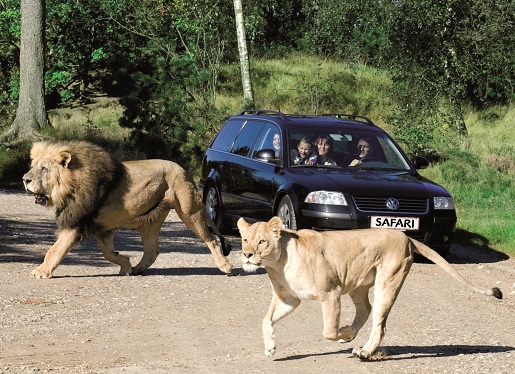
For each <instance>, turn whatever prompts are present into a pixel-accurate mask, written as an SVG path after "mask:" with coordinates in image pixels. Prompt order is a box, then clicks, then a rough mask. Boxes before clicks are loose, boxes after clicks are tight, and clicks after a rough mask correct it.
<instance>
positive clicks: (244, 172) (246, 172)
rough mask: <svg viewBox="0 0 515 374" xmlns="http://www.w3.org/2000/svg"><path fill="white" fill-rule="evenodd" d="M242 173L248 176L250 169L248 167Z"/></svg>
mask: <svg viewBox="0 0 515 374" xmlns="http://www.w3.org/2000/svg"><path fill="white" fill-rule="evenodd" d="M241 175H243V176H244V177H246V176H247V175H249V171H248V170H247V169H245V170H243V171H242V172H241Z"/></svg>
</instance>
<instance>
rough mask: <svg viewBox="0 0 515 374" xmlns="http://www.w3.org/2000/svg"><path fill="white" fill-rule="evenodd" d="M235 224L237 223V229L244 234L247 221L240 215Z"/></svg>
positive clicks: (247, 226)
mask: <svg viewBox="0 0 515 374" xmlns="http://www.w3.org/2000/svg"><path fill="white" fill-rule="evenodd" d="M236 224H237V225H238V230H240V234H241V235H243V234H245V231H247V229H248V228H249V226H250V225H249V224H248V223H247V221H245V220H244V219H243V217H241V218H240V219H239V220H238V222H236Z"/></svg>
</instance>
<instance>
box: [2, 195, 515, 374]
mask: <svg viewBox="0 0 515 374" xmlns="http://www.w3.org/2000/svg"><path fill="white" fill-rule="evenodd" d="M54 230H55V224H54V220H53V213H52V212H51V211H49V210H46V209H45V208H43V207H40V206H38V205H35V204H34V200H33V198H32V197H31V196H28V195H26V194H24V193H22V192H20V191H5V190H3V191H1V190H0V373H33V372H38V373H138V374H139V373H151V374H157V373H159V374H160V373H281V374H289V373H310V374H311V373H381V374H383V373H417V374H418V373H452V374H456V373H467V374H471V373H472V374H474V373H488V374H495V373H499V374H500V373H503V374H512V373H514V372H515V259H514V258H511V259H508V260H506V259H504V258H503V257H502V256H500V255H499V254H496V253H495V252H481V251H479V250H470V249H469V250H467V249H464V248H453V249H452V250H451V258H450V260H451V262H453V263H454V264H455V266H456V267H457V268H458V269H459V271H460V272H462V274H463V275H465V276H466V277H468V278H470V279H471V280H474V281H475V282H476V283H478V284H480V285H482V286H484V287H493V286H498V287H500V288H501V289H502V291H503V292H504V300H501V301H499V300H496V299H494V298H492V297H486V296H482V295H478V294H475V293H472V292H471V291H469V290H468V289H465V288H464V287H462V286H461V285H460V284H458V283H457V282H455V281H454V279H452V278H451V277H450V276H448V275H447V274H445V273H444V272H443V271H441V270H440V269H439V268H437V267H436V266H435V265H433V264H421V263H416V264H414V266H413V269H412V271H411V273H410V275H409V276H408V279H407V280H406V282H405V284H404V288H403V290H402V291H401V293H400V296H399V298H398V300H397V303H396V304H395V306H394V307H393V310H392V312H391V314H390V317H389V320H388V331H387V332H386V337H385V339H384V340H383V343H382V345H381V354H380V355H378V356H379V357H380V359H378V360H374V361H367V362H361V361H359V360H357V359H355V358H353V357H352V355H351V351H352V348H353V347H354V346H355V345H362V344H364V342H365V341H366V339H367V337H368V334H369V332H370V329H369V328H370V324H369V323H367V324H366V325H365V327H364V328H363V330H361V332H360V333H359V335H358V336H357V338H356V340H355V341H354V342H351V343H347V344H340V343H335V342H330V341H326V340H324V339H323V338H322V321H321V310H320V306H319V304H318V302H316V301H312V302H304V303H303V304H302V305H301V306H300V307H299V308H298V309H297V310H296V311H295V312H294V313H293V314H292V315H290V316H289V317H287V318H286V319H284V320H283V321H281V322H280V323H278V324H277V326H276V327H277V329H276V339H277V353H276V355H275V356H274V357H273V358H268V357H266V356H265V355H264V354H263V343H262V337H261V320H262V318H263V316H264V315H265V313H266V310H267V308H268V304H269V301H270V295H271V294H270V285H269V282H268V279H267V275H266V274H265V273H264V272H259V273H257V274H254V275H245V274H243V273H242V272H241V263H240V261H239V255H240V253H241V252H240V251H241V246H240V243H239V240H238V237H237V236H230V237H229V238H230V240H231V241H232V244H233V247H234V251H233V253H232V254H231V255H230V259H231V261H232V263H233V264H234V265H235V273H236V274H237V275H236V276H226V275H223V274H222V273H221V272H220V271H218V269H216V268H215V267H214V265H213V261H212V259H211V257H210V255H209V252H208V249H207V247H205V246H204V244H203V243H202V242H200V240H198V239H197V238H195V237H194V236H193V235H192V233H191V232H189V231H187V229H186V228H185V226H184V225H183V224H182V223H181V222H180V221H179V220H178V218H177V216H176V215H175V214H170V216H169V218H168V222H167V223H166V224H165V227H164V229H163V235H162V239H161V248H162V253H161V255H160V256H159V257H158V259H157V261H156V263H155V264H154V265H153V266H152V267H151V268H150V269H149V270H148V271H147V272H146V273H145V275H144V276H136V277H124V276H118V275H117V273H118V268H117V267H116V266H114V265H111V264H109V263H108V262H107V261H105V260H104V259H103V258H102V256H101V254H100V251H99V249H98V247H97V245H96V243H95V242H94V241H93V240H91V239H88V240H86V241H84V242H82V243H80V245H78V246H77V247H76V248H74V249H73V250H72V251H71V252H70V254H69V255H68V256H67V257H66V258H65V260H64V261H63V263H62V264H61V266H59V267H58V268H57V270H56V271H55V273H54V277H53V278H51V279H43V280H36V279H32V278H30V277H29V275H30V273H31V271H32V269H33V268H35V267H37V266H38V265H39V263H41V261H42V260H43V257H44V254H45V253H46V251H47V249H48V248H49V246H50V245H51V244H52V243H53V241H54ZM116 243H117V246H118V249H119V250H120V251H121V252H124V253H125V254H128V255H130V256H131V257H132V258H133V263H135V261H136V260H137V257H138V256H140V254H141V246H140V241H139V238H138V237H137V236H136V233H134V232H130V231H121V232H120V234H119V236H118V239H117V240H116ZM342 300H343V302H342V322H343V323H344V324H347V323H349V322H350V320H351V318H352V316H353V309H352V308H351V304H350V302H349V301H348V298H347V297H343V299H342Z"/></svg>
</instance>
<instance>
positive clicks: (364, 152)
mask: <svg viewBox="0 0 515 374" xmlns="http://www.w3.org/2000/svg"><path fill="white" fill-rule="evenodd" d="M288 141H289V148H288V149H289V150H290V157H289V160H288V162H289V165H291V166H292V167H307V166H309V167H315V166H318V167H338V168H341V167H344V168H362V169H363V168H368V169H396V170H408V169H409V165H408V162H407V161H406V159H405V157H404V156H403V154H402V152H401V151H400V150H399V148H398V147H397V146H396V145H395V143H393V141H392V140H391V138H390V137H389V136H388V135H386V134H385V133H378V132H372V131H365V130H363V131H354V132H352V131H344V130H342V129H341V128H340V129H338V128H324V129H320V128H317V129H313V130H311V129H308V130H307V129H301V130H295V129H292V130H289V134H288Z"/></svg>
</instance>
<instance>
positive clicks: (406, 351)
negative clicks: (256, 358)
mask: <svg viewBox="0 0 515 374" xmlns="http://www.w3.org/2000/svg"><path fill="white" fill-rule="evenodd" d="M352 349H353V348H348V349H345V350H338V351H333V352H323V353H315V354H305V355H293V356H288V357H283V358H278V359H276V360H274V361H292V360H301V359H305V358H312V357H317V356H330V355H335V354H346V355H348V356H352ZM514 351H515V348H514V347H509V346H492V345H433V346H403V347H399V346H385V347H379V348H378V351H377V352H378V353H376V354H374V355H373V357H372V358H371V359H370V360H364V361H396V360H412V359H420V358H424V357H452V356H460V355H472V354H484V353H504V352H514Z"/></svg>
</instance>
